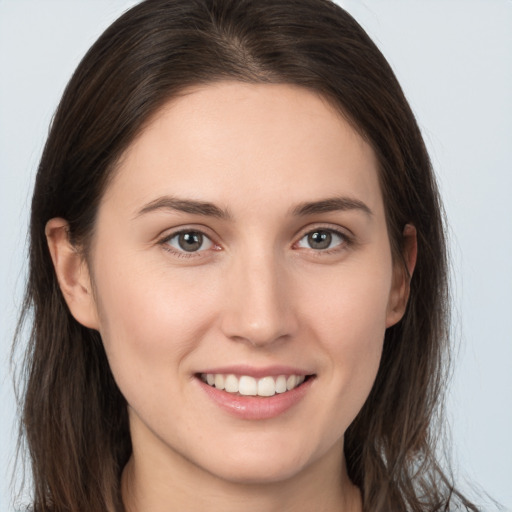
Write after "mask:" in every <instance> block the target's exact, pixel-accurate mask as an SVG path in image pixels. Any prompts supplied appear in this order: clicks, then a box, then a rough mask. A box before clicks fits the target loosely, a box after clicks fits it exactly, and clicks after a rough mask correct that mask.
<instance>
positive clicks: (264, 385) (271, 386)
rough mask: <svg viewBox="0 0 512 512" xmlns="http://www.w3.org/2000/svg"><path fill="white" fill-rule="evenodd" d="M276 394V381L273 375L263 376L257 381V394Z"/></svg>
mask: <svg viewBox="0 0 512 512" xmlns="http://www.w3.org/2000/svg"><path fill="white" fill-rule="evenodd" d="M275 394H276V381H275V380H274V379H273V377H263V378H262V379H260V380H259V381H258V395H259V396H274V395H275Z"/></svg>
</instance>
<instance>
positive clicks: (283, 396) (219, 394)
mask: <svg viewBox="0 0 512 512" xmlns="http://www.w3.org/2000/svg"><path fill="white" fill-rule="evenodd" d="M313 380H314V378H313V377H310V378H309V379H308V380H306V381H305V382H304V383H303V384H301V385H300V386H298V387H296V388H294V389H292V390H291V391H286V392H285V393H279V394H275V395H274V396H269V397H259V396H241V395H234V394H232V393H228V392H227V391H223V390H220V389H217V388H214V387H213V386H209V385H208V384H206V383H204V382H203V381H202V380H200V379H197V381H198V382H199V384H200V386H201V388H202V389H203V390H204V392H205V393H206V395H207V396H208V397H209V398H210V399H211V400H212V401H213V402H215V404H217V405H218V406H219V407H220V408H221V409H223V410H224V411H226V412H228V413H229V414H231V415H233V416H236V417H237V418H241V419H244V420H267V419H270V418H275V417H277V416H279V415H281V414H283V413H285V412H286V411H287V410H288V409H291V408H292V407H293V406H294V405H296V404H297V403H299V402H300V401H301V400H302V398H304V396H305V395H306V393H307V392H308V391H309V389H310V388H311V384H312V382H313Z"/></svg>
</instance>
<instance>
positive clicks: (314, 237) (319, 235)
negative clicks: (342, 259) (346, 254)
mask: <svg viewBox="0 0 512 512" xmlns="http://www.w3.org/2000/svg"><path fill="white" fill-rule="evenodd" d="M344 241H345V239H344V237H343V236H342V235H341V234H340V233H337V232H336V231H332V230H328V229H317V230H315V231H311V232H309V233H307V234H306V235H304V236H303V237H302V238H301V239H300V240H299V244H298V246H299V247H304V248H306V249H315V250H317V251H322V250H325V249H332V248H333V247H336V246H337V245H341V244H342V243H343V242H344Z"/></svg>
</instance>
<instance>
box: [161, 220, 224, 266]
mask: <svg viewBox="0 0 512 512" xmlns="http://www.w3.org/2000/svg"><path fill="white" fill-rule="evenodd" d="M209 231H211V230H210V229H207V228H205V227H204V226H200V227H198V226H180V227H178V228H174V229H172V230H170V231H167V230H166V231H165V232H163V233H164V234H161V235H160V236H159V237H158V239H157V244H158V245H160V246H161V247H162V248H163V249H164V250H165V251H167V252H169V253H171V254H173V255H175V256H177V257H180V258H197V257H203V256H204V255H205V254H204V253H206V252H208V251H211V250H214V251H219V250H221V247H220V245H219V244H218V243H217V242H216V241H215V237H214V236H212V235H211V234H210V233H209ZM182 233H199V234H201V235H202V236H203V237H205V238H206V239H208V240H209V241H210V242H211V246H210V247H208V248H206V249H200V250H198V251H190V252H187V251H185V250H179V249H177V248H175V247H173V246H171V245H170V244H169V243H168V242H169V241H170V240H172V239H173V238H175V237H177V236H179V235H180V234H182Z"/></svg>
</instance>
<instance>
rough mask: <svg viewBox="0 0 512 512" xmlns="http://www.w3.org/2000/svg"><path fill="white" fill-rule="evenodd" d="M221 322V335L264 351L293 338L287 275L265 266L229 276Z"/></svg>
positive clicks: (246, 267) (293, 315) (275, 268)
mask: <svg viewBox="0 0 512 512" xmlns="http://www.w3.org/2000/svg"><path fill="white" fill-rule="evenodd" d="M229 281H230V290H229V298H228V300H227V302H226V307H225V310H224V315H223V319H222V329H223V332H224V334H225V335H226V336H227V337H229V338H231V339H233V340H236V341H245V342H248V343H250V344H251V345H253V346H255V347H264V346H268V345H270V344H273V343H275V342H276V341H278V340H283V339H286V338H289V337H291V336H293V334H294V333H295V331H296V329H297V319H296V316H295V314H294V308H293V300H292V296H291V294H292V290H291V287H290V282H289V279H288V278H287V276H286V273H285V272H284V271H283V270H282V269H281V270H280V269H279V268H277V267H276V265H275V264H273V263H269V262H267V263H266V264H262V263H261V262H260V264H258V265H257V266H256V267H252V268H251V267H248V266H245V268H241V269H239V271H234V272H232V273H231V277H230V279H229Z"/></svg>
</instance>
